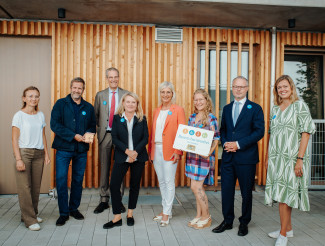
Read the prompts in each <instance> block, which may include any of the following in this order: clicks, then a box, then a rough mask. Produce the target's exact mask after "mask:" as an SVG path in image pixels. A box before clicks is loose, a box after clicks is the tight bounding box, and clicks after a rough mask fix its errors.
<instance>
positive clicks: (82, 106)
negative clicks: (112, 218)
mask: <svg viewBox="0 0 325 246" xmlns="http://www.w3.org/2000/svg"><path fill="white" fill-rule="evenodd" d="M84 90H85V81H84V80H83V79H82V78H80V77H76V78H74V79H73V80H71V84H70V94H69V95H67V96H66V97H65V98H61V99H59V100H58V101H57V102H56V103H55V105H54V106H53V109H52V112H51V129H52V131H53V132H54V133H55V138H54V141H53V144H52V148H54V149H56V189H57V192H58V204H59V212H60V217H59V218H58V220H57V221H56V225H57V226H62V225H64V224H65V222H66V221H67V220H68V219H69V215H71V216H72V217H74V218H75V219H77V220H83V219H84V216H83V215H82V214H81V213H80V212H79V211H78V208H79V205H80V200H81V194H82V181H83V177H84V172H85V168H86V163H87V151H88V150H89V141H88V138H86V135H89V134H95V133H96V119H95V111H94V107H93V106H92V105H91V104H90V103H88V102H86V101H85V100H84V99H83V98H82V93H83V92H84ZM71 160H72V177H71V189H70V200H69V197H68V184H67V179H68V170H69V164H70V161H71Z"/></svg>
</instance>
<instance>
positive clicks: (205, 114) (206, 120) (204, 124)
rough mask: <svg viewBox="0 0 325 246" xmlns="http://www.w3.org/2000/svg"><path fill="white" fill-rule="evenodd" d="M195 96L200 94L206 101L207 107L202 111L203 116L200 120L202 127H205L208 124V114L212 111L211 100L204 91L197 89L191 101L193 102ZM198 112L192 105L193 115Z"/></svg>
mask: <svg viewBox="0 0 325 246" xmlns="http://www.w3.org/2000/svg"><path fill="white" fill-rule="evenodd" d="M196 94H201V95H202V96H203V97H204V98H205V100H206V101H207V106H206V108H205V110H204V114H203V118H202V124H203V126H206V125H208V124H209V114H210V113H212V110H213V106H212V100H211V97H210V96H209V94H208V93H207V92H206V91H205V90H204V89H197V90H196V91H194V94H193V100H194V96H195V95H196ZM198 112H199V111H198V110H197V109H196V107H195V105H194V113H196V114H197V113H198Z"/></svg>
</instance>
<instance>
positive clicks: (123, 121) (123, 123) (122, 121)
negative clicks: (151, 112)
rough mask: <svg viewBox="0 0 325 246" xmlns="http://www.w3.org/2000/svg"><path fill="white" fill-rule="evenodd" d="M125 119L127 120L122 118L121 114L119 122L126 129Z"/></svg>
mask: <svg viewBox="0 0 325 246" xmlns="http://www.w3.org/2000/svg"><path fill="white" fill-rule="evenodd" d="M121 119H123V120H121ZM126 121H127V119H126V118H124V117H123V116H122V117H120V122H121V124H122V126H124V127H125V129H126V130H128V126H127V123H126Z"/></svg>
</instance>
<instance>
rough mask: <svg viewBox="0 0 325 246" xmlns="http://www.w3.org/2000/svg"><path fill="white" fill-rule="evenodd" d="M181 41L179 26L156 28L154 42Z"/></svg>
mask: <svg viewBox="0 0 325 246" xmlns="http://www.w3.org/2000/svg"><path fill="white" fill-rule="evenodd" d="M182 41H183V29H179V28H161V27H157V28H156V42H172V43H179V42H182Z"/></svg>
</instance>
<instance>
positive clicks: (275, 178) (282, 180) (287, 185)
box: [265, 100, 316, 211]
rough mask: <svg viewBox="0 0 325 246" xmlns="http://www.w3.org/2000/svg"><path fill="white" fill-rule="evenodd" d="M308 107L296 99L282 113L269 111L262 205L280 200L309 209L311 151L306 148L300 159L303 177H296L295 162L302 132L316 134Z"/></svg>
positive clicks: (276, 108) (295, 206) (302, 208)
mask: <svg viewBox="0 0 325 246" xmlns="http://www.w3.org/2000/svg"><path fill="white" fill-rule="evenodd" d="M315 131H316V127H315V124H314V122H313V121H312V118H311V115H310V112H309V108H308V106H307V104H306V103H304V102H303V101H300V100H298V101H296V102H294V103H292V104H291V105H289V106H288V107H287V108H286V109H285V110H284V111H283V112H282V111H281V110H280V107H279V106H273V108H272V110H271V114H270V132H269V133H270V141H269V152H268V154H269V159H268V169H267V179H266V187H265V204H267V205H269V206H271V205H273V202H281V203H285V204H287V205H288V206H289V207H292V208H298V209H300V210H302V211H309V210H310V206H309V198H308V178H309V167H310V154H309V148H308V147H307V149H306V152H305V155H304V160H303V176H302V177H297V176H296V175H295V172H294V168H295V165H296V161H297V156H298V151H299V146H300V140H301V134H302V133H303V132H307V133H310V134H313V133H315Z"/></svg>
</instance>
